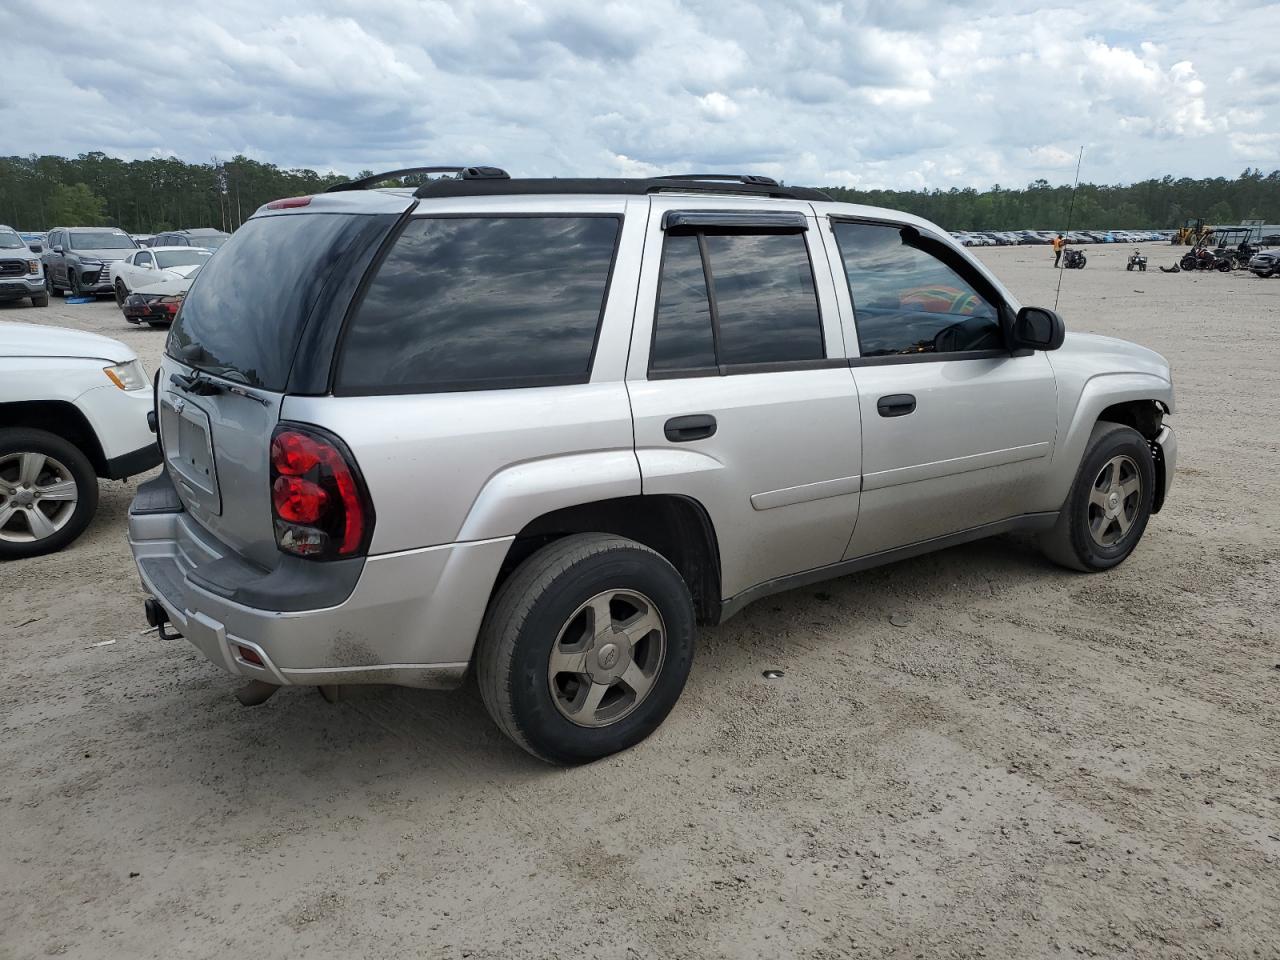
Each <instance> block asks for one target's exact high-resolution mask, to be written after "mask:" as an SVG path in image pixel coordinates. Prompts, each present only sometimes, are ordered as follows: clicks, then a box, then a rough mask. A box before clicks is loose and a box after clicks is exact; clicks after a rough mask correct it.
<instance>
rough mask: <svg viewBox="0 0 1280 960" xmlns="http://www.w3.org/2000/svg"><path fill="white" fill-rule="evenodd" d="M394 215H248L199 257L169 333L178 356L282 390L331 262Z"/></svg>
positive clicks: (372, 240)
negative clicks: (211, 253)
mask: <svg viewBox="0 0 1280 960" xmlns="http://www.w3.org/2000/svg"><path fill="white" fill-rule="evenodd" d="M393 219H394V218H388V217H383V216H376V217H375V216H366V215H358V214H334V213H305V214H283V215H275V216H265V217H254V218H253V219H252V220H249V221H248V222H247V223H245V225H244V226H243V227H241V228H240V229H239V230H237V231H236V232H235V234H234V235H233V236H232V238H231V240H230V242H228V243H227V244H225V245H224V246H223V248H222V249H221V250H219V251H218V255H217V256H216V257H209V258H207V259H206V260H205V261H204V262H205V264H206V266H205V267H204V268H203V269H201V271H200V274H199V276H198V277H197V278H196V281H195V283H193V284H192V286H191V290H190V292H189V293H188V294H187V298H186V300H185V301H184V302H183V304H182V309H181V310H180V311H179V312H178V317H177V319H176V320H175V321H174V323H173V328H172V330H171V331H170V332H169V340H168V343H167V345H166V350H167V352H168V353H169V355H170V356H172V357H174V358H175V359H177V360H180V361H182V362H183V363H187V364H190V365H191V366H194V367H197V368H199V369H201V370H206V371H208V372H209V373H212V374H216V375H219V376H225V377H227V378H228V379H231V380H235V381H237V382H239V383H244V384H247V385H249V386H253V387H260V388H262V389H264V390H273V391H281V390H284V388H285V385H286V383H287V382H288V379H289V368H290V366H291V365H292V363H293V355H294V351H295V349H296V348H297V346H298V338H299V337H300V336H301V334H302V328H303V326H304V325H305V324H306V322H307V318H308V317H309V316H310V315H311V311H312V309H313V308H314V307H315V306H316V304H317V302H319V300H320V299H321V296H322V294H323V292H324V289H325V284H326V281H327V280H328V279H329V277H330V275H331V274H332V273H333V272H334V268H335V265H338V270H339V272H341V271H342V270H343V269H345V262H344V258H346V257H347V256H349V255H350V253H351V252H352V251H363V250H367V249H368V247H369V246H370V245H371V244H377V243H378V242H379V241H380V240H381V238H382V237H384V236H386V233H387V231H388V230H389V229H390V226H391V224H392V222H393Z"/></svg>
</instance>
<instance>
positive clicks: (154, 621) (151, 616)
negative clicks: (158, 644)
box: [142, 597, 182, 640]
mask: <svg viewBox="0 0 1280 960" xmlns="http://www.w3.org/2000/svg"><path fill="white" fill-rule="evenodd" d="M142 609H143V612H144V613H145V615H146V618H147V624H148V625H149V626H152V627H155V628H156V631H157V632H158V633H159V634H160V639H161V640H181V639H182V634H180V633H177V632H175V631H172V630H166V629H165V624H167V623H168V622H169V614H167V613H165V610H164V607H162V606H160V604H159V603H158V602H156V599H155V598H154V597H147V599H146V600H145V601H143V604H142Z"/></svg>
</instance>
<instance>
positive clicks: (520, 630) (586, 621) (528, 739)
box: [476, 534, 695, 764]
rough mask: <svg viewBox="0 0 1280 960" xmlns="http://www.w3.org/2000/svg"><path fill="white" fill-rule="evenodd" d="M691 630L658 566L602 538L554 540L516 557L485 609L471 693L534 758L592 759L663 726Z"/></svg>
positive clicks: (677, 583) (676, 589) (677, 594)
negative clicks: (476, 688) (474, 687)
mask: <svg viewBox="0 0 1280 960" xmlns="http://www.w3.org/2000/svg"><path fill="white" fill-rule="evenodd" d="M601 618H607V622H602V619H601ZM694 629H695V628H694V612H693V600H692V598H691V597H690V594H689V587H688V585H687V584H686V583H685V582H684V579H683V578H682V577H681V576H680V574H679V573H678V572H677V571H676V569H675V567H673V566H672V565H671V564H670V563H669V562H668V561H667V560H666V558H664V557H663V556H661V555H660V554H658V553H655V552H654V551H653V550H650V549H649V548H648V547H645V546H642V545H641V544H639V543H636V542H635V541H633V540H626V539H624V538H622V537H617V536H612V535H608V534H574V535H572V536H568V537H564V538H563V539H561V540H557V541H555V542H554V543H551V544H549V545H548V546H545V547H543V548H542V549H541V550H539V551H538V552H537V553H535V554H533V556H531V557H529V558H528V559H527V560H525V561H524V563H522V564H521V565H520V566H519V567H518V568H517V569H516V571H515V572H514V573H513V574H512V575H511V577H510V578H509V579H508V580H507V582H506V583H504V584H503V585H502V588H501V589H500V590H499V591H498V593H497V596H496V597H494V599H493V600H492V602H491V603H490V605H489V610H488V612H487V614H486V615H485V620H484V624H483V626H482V627H481V629H480V638H479V642H478V646H477V652H476V674H477V679H478V681H479V685H480V694H481V696H482V697H483V699H484V704H485V707H486V708H487V709H488V711H489V714H490V716H492V717H493V720H494V722H495V723H496V724H497V725H498V727H499V728H500V729H501V730H502V731H503V732H504V733H505V734H506V735H507V736H509V737H510V738H511V739H512V740H514V741H515V742H516V743H518V744H519V745H520V746H521V747H523V748H524V749H525V750H527V751H528V752H529V753H531V754H533V755H534V756H535V757H538V758H539V759H542V760H545V761H547V762H548V763H557V764H577V763H586V762H588V761H591V760H596V759H598V758H600V757H605V756H608V755H609V754H611V753H617V752H618V751H619V750H625V749H627V748H628V747H632V746H634V745H635V744H637V743H639V742H640V741H642V740H644V739H645V738H646V737H647V736H649V734H651V733H652V732H653V731H654V730H656V729H657V728H658V726H659V725H660V724H661V723H662V721H663V720H664V719H666V716H667V714H668V713H670V712H671V708H672V707H674V706H675V703H676V700H678V699H679V697H680V692H681V691H682V690H683V689H684V684H685V680H686V679H687V678H688V676H689V668H690V667H691V666H692V664H693V647H694ZM601 688H603V689H601Z"/></svg>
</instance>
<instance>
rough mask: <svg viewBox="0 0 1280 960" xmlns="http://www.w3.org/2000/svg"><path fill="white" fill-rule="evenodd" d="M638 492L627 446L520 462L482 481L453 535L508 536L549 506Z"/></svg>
mask: <svg viewBox="0 0 1280 960" xmlns="http://www.w3.org/2000/svg"><path fill="white" fill-rule="evenodd" d="M639 494H640V464H639V463H638V462H637V461H636V455H635V452H634V451H633V450H631V449H630V448H627V449H622V450H596V451H592V452H590V453H573V454H565V455H562V456H554V457H545V458H541V459H537V460H525V461H523V462H521V463H515V464H512V465H511V466H508V467H505V468H503V469H502V470H499V471H498V472H497V473H495V474H494V475H493V476H491V477H490V478H489V479H488V480H487V481H485V484H484V486H483V487H481V488H480V492H479V493H478V494H477V495H476V498H475V500H473V501H472V503H471V507H470V509H469V510H468V511H467V516H466V519H465V520H463V522H462V528H461V529H460V530H459V531H458V536H457V539H458V540H462V541H467V540H490V539H494V538H497V537H511V536H514V535H515V534H517V533H519V532H520V531H521V530H522V529H524V527H525V526H526V525H527V524H528V523H529V522H530V521H532V520H534V519H536V518H537V517H540V516H542V515H543V514H546V513H550V512H552V511H553V510H560V509H563V508H564V507H573V506H577V505H579V504H583V503H591V502H593V501H596V500H611V499H614V498H617V497H629V496H638V495H639Z"/></svg>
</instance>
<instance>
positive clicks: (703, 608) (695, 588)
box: [493, 494, 720, 624]
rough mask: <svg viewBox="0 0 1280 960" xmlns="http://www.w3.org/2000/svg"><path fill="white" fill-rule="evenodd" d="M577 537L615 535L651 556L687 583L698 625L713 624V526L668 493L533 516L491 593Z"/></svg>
mask: <svg viewBox="0 0 1280 960" xmlns="http://www.w3.org/2000/svg"><path fill="white" fill-rule="evenodd" d="M578 533H604V534H615V535H617V536H620V537H625V538H627V539H628V540H634V541H636V542H637V543H640V544H643V545H644V546H646V547H648V548H650V549H651V550H653V551H655V552H657V553H658V554H660V555H661V556H663V557H664V558H665V559H666V560H667V561H668V562H669V563H671V565H672V566H673V567H675V568H676V570H677V571H679V573H680V575H681V576H682V577H683V578H684V581H685V583H686V584H688V586H689V592H690V593H691V594H692V595H693V601H694V609H695V610H696V611H697V616H698V620H699V622H701V623H708V624H714V623H718V622H719V620H720V547H719V542H718V540H717V538H716V532H715V526H714V524H713V523H712V521H711V517H710V515H709V514H708V513H707V510H706V508H705V507H704V506H703V505H702V504H701V503H699V502H698V501H697V500H694V499H692V498H691V497H684V496H678V495H674V494H651V495H637V496H627V497H614V498H611V499H606V500H594V501H590V502H587V503H580V504H575V505H573V506H569V507H562V508H560V509H557V510H552V511H550V512H548V513H544V514H542V515H541V516H539V517H535V518H534V519H533V520H530V521H529V522H528V523H527V524H525V526H524V527H523V528H522V529H521V530H520V532H519V533H518V534H516V537H515V539H514V540H513V541H512V543H511V546H510V547H509V548H508V550H507V555H506V558H505V559H504V560H503V563H502V566H501V568H500V570H499V572H498V576H497V578H496V580H495V582H494V585H493V591H494V593H495V594H496V593H497V591H498V590H499V589H500V588H501V587H502V585H503V583H504V582H505V581H506V580H507V578H508V577H509V576H510V575H511V573H512V572H513V571H514V570H515V569H516V568H517V567H518V566H519V565H520V564H521V563H522V562H523V561H524V560H526V559H527V558H528V557H530V556H532V555H533V554H534V553H535V552H536V551H537V550H539V549H541V548H542V547H544V546H546V545H547V544H549V543H553V542H555V541H556V540H559V539H562V538H564V537H567V536H570V535H572V534H578Z"/></svg>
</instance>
